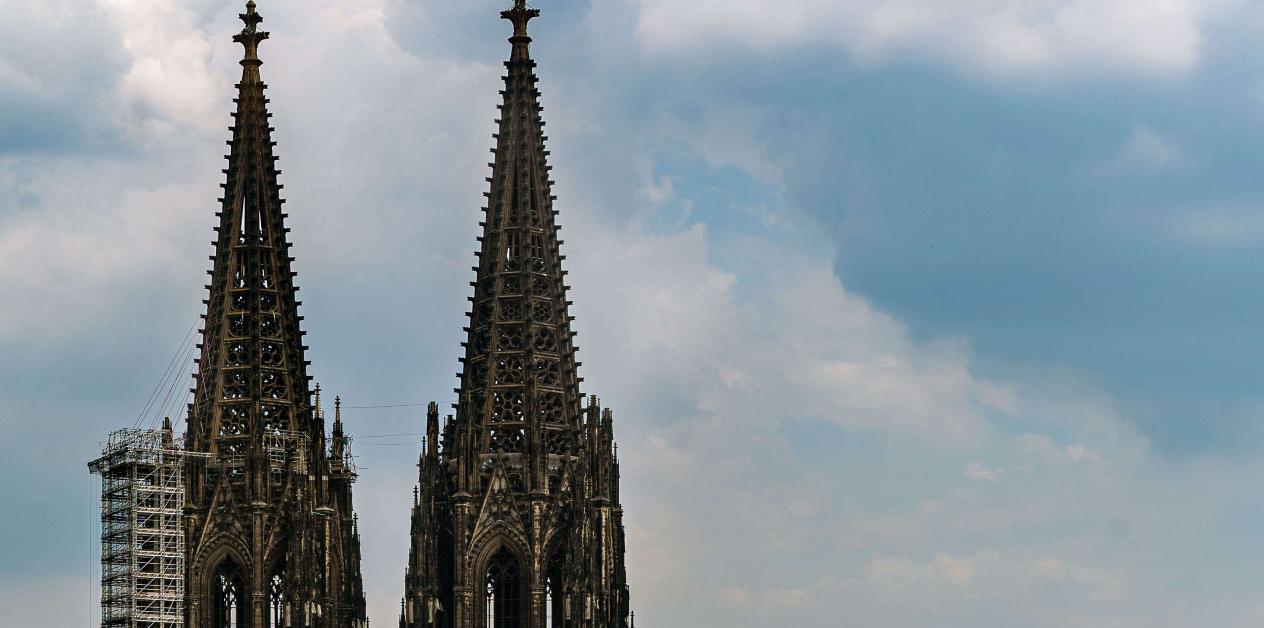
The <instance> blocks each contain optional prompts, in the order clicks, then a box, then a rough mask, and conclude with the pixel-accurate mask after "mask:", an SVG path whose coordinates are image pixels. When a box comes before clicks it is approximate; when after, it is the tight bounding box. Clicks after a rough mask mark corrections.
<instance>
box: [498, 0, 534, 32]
mask: <svg viewBox="0 0 1264 628" xmlns="http://www.w3.org/2000/svg"><path fill="white" fill-rule="evenodd" d="M500 17H503V18H505V19H506V20H509V21H510V22H513V25H514V34H513V36H514V39H518V38H520V37H527V36H528V35H527V22H530V21H531V20H532V18H537V17H540V10H539V9H533V8H531V7H530V6H528V5H527V0H514V5H513V8H512V9H506V10H504V11H501V12H500ZM510 41H513V40H512V39H511V40H510Z"/></svg>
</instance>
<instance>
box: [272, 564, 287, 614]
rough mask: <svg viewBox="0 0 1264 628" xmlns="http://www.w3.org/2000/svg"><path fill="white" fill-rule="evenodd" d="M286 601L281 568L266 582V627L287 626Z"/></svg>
mask: <svg viewBox="0 0 1264 628" xmlns="http://www.w3.org/2000/svg"><path fill="white" fill-rule="evenodd" d="M287 601H288V596H287V595H286V591H285V569H284V568H282V569H278V570H277V572H276V573H274V574H273V575H272V579H271V580H269V581H268V626H269V627H270V628H284V627H285V626H287V625H288V624H286V623H285V621H286V616H285V615H286V612H285V611H286V603H287Z"/></svg>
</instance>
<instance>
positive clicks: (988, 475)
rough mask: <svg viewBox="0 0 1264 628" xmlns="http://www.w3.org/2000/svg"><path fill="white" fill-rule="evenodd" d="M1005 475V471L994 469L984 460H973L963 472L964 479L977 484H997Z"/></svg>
mask: <svg viewBox="0 0 1264 628" xmlns="http://www.w3.org/2000/svg"><path fill="white" fill-rule="evenodd" d="M1004 474H1005V470H1004V469H993V468H991V467H989V466H988V465H987V463H986V462H984V461H982V460H972V461H970V464H969V465H966V470H965V471H962V472H961V475H962V477H964V478H966V479H970V480H974V481H976V482H997V481H999V480H1000V479H1001V476H1002V475H1004Z"/></svg>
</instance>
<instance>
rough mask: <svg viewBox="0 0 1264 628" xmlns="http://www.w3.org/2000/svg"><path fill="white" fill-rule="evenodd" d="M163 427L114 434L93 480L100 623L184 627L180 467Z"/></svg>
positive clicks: (182, 455)
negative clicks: (97, 507)
mask: <svg viewBox="0 0 1264 628" xmlns="http://www.w3.org/2000/svg"><path fill="white" fill-rule="evenodd" d="M199 455H200V454H192V453H189V452H186V451H184V450H182V449H181V448H180V447H179V446H177V445H176V443H175V439H174V438H173V435H172V433H171V430H170V429H169V428H168V429H162V430H119V431H117V432H114V433H112V434H111V435H110V438H109V441H108V442H106V443H104V444H103V447H102V455H101V457H100V458H98V459H96V460H93V461H92V462H90V463H89V464H88V469H89V470H90V471H91V472H92V473H93V474H95V475H99V476H101V626H102V628H176V627H182V626H183V625H184V551H185V548H184V543H185V540H184V525H183V521H182V516H183V513H182V510H183V508H184V463H185V460H186V459H187V458H188V457H190V456H199Z"/></svg>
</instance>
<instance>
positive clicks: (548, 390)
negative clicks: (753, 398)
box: [399, 0, 628, 628]
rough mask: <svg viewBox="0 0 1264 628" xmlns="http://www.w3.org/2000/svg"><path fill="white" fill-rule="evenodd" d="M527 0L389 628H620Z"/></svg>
mask: <svg viewBox="0 0 1264 628" xmlns="http://www.w3.org/2000/svg"><path fill="white" fill-rule="evenodd" d="M539 14H540V13H539V11H538V10H536V9H533V8H530V7H528V6H527V5H526V2H525V1H524V0H517V1H516V2H515V5H514V7H513V8H511V9H509V10H506V11H504V12H502V13H501V16H502V17H503V18H505V19H506V20H509V21H510V22H511V23H512V24H513V29H514V31H513V36H512V37H511V38H510V39H509V41H510V43H511V44H512V52H511V54H510V58H509V61H507V62H506V63H505V67H506V68H507V73H506V76H505V89H504V91H503V92H501V93H502V95H503V96H504V102H503V104H502V105H501V106H500V109H501V111H500V119H499V120H498V121H497V122H498V124H499V132H498V133H497V134H496V136H495V139H496V148H495V150H494V152H495V161H494V163H492V164H491V167H492V176H491V178H489V179H488V182H489V183H490V184H491V190H490V192H489V193H488V194H487V198H488V205H487V207H486V209H485V213H486V217H485V221H484V222H483V223H482V224H481V226H482V227H483V235H482V237H480V238H479V242H480V251H479V252H478V254H477V258H478V265H477V266H476V267H475V269H474V270H475V273H476V276H475V281H474V282H473V284H472V285H473V288H474V297H473V299H472V300H471V301H472V303H473V308H472V310H471V312H470V313H469V318H470V323H469V328H468V329H467V331H468V340H467V341H466V342H465V343H463V346H464V348H465V357H464V358H463V359H462V360H461V362H462V369H461V373H460V374H459V375H460V378H461V380H460V381H461V386H460V388H459V389H457V391H456V392H457V395H458V397H457V402H456V404H455V406H454V407H455V410H456V414H455V417H452V416H449V417H448V418H447V420H446V421H444V422H443V423H442V425H441V424H440V420H439V409H438V406H437V405H436V404H431V406H430V409H429V412H428V414H427V420H426V437H425V442H424V444H423V450H422V455H421V460H420V485H419V488H418V490H417V492H416V495H415V497H414V506H413V512H412V532H411V536H412V549H411V552H410V555H409V563H408V570H407V574H406V577H405V595H404V599H403V602H402V608H401V613H400V622H399V623H400V626H401V628H431V627H443V628H545V627H550V628H552V627H566V628H571V627H575V628H579V627H584V628H626V627H627V625H628V590H627V583H626V575H625V573H624V564H623V557H624V534H623V521H622V518H623V514H622V508H621V506H620V503H619V464H618V459H617V456H616V448H615V444H614V419H613V416H612V414H611V412H610V411H609V410H604V411H603V410H602V409H601V408H600V407H599V404H598V402H597V399H596V398H591V399H588V400H586V401H585V399H584V397H583V396H582V395H581V394H580V390H579V384H580V381H581V380H580V378H579V377H578V374H577V367H578V365H579V363H578V362H577V361H576V359H575V351H576V347H575V345H574V333H572V331H571V321H572V320H573V319H572V318H571V317H570V316H569V314H568V305H569V302H568V301H567V287H566V284H565V281H564V278H565V275H566V272H565V271H563V270H562V260H563V259H564V257H563V256H562V254H561V252H560V249H559V247H560V245H561V240H559V238H558V230H559V227H558V224H557V212H556V211H554V209H553V202H554V197H553V196H552V193H551V191H550V188H551V185H552V182H551V181H550V180H549V166H548V165H547V163H546V161H547V160H546V158H547V156H548V151H546V150H545V146H544V142H545V136H544V133H543V127H544V122H543V121H542V120H541V108H540V104H539V96H540V92H539V91H538V90H537V89H536V82H537V79H536V76H535V67H536V63H535V61H533V60H532V59H531V53H530V44H531V38H530V37H529V36H528V35H527V23H528V22H529V21H530V20H531V19H533V18H535V17H538V16H539Z"/></svg>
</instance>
